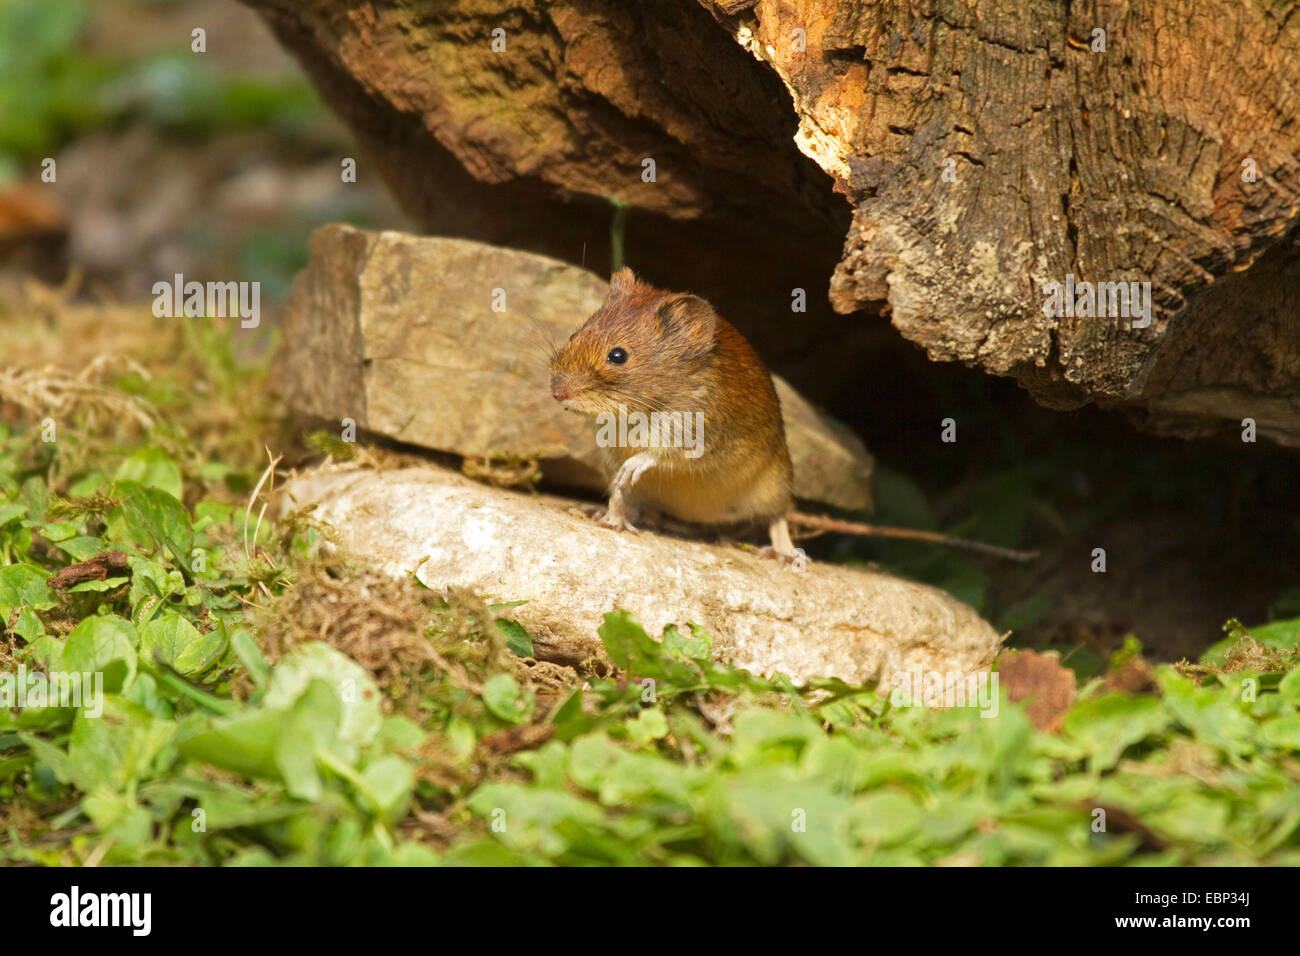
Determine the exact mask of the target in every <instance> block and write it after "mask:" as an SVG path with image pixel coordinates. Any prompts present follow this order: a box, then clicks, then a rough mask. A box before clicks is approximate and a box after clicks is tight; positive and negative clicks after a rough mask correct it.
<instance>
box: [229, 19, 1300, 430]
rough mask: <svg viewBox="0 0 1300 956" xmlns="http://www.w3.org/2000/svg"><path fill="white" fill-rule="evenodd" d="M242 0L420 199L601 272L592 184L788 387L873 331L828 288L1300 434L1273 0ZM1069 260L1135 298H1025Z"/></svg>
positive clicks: (1154, 412)
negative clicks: (1101, 33) (1141, 290)
mask: <svg viewBox="0 0 1300 956" xmlns="http://www.w3.org/2000/svg"><path fill="white" fill-rule="evenodd" d="M245 2H247V3H249V4H250V5H252V6H254V7H256V8H257V9H259V10H261V11H262V12H263V13H264V14H265V15H266V17H267V19H268V20H269V22H270V23H271V24H272V26H273V28H274V29H275V31H276V33H277V34H278V35H279V36H280V38H281V39H282V40H283V41H284V42H285V43H286V45H288V46H289V48H290V49H292V50H294V51H295V53H296V54H297V55H298V56H299V58H300V59H301V60H302V62H303V63H304V65H305V66H306V67H307V69H308V70H309V72H310V73H311V74H312V76H313V77H314V78H315V80H316V82H317V83H318V85H319V86H320V87H321V89H322V91H323V93H324V95H325V97H326V99H327V100H328V101H329V102H330V103H331V105H332V106H333V107H334V108H335V109H336V110H337V111H338V112H339V113H340V114H341V115H342V116H343V117H344V118H345V119H346V120H347V121H348V122H349V123H351V124H352V125H353V127H354V128H355V129H356V130H357V132H358V133H359V134H360V136H361V138H362V139H363V141H364V142H365V143H366V144H367V145H369V146H370V148H371V149H372V150H373V152H374V155H375V159H376V161H377V163H378V164H379V165H380V166H381V167H382V168H383V170H384V172H385V175H386V176H387V177H388V179H389V181H390V183H391V184H392V186H393V188H394V190H395V191H396V193H397V194H398V195H399V197H400V198H401V199H402V200H403V201H404V202H405V203H406V205H407V206H408V208H409V209H411V210H412V211H413V212H414V213H415V215H416V216H417V218H418V219H419V220H420V221H421V223H422V224H424V225H425V226H426V227H428V228H429V229H431V230H434V231H438V232H442V233H448V234H459V235H471V236H474V237H477V238H484V239H488V240H491V241H495V242H500V243H505V244H509V245H513V246H518V247H523V248H530V249H534V250H537V251H542V252H547V253H549V254H552V255H555V256H557V257H559V258H563V259H566V260H569V261H574V260H578V259H579V257H580V256H584V255H585V257H586V260H587V262H588V263H590V264H591V265H592V266H593V267H595V268H596V269H597V270H598V271H603V269H604V268H605V267H606V266H607V265H608V249H607V247H606V244H605V242H604V235H605V229H606V226H607V224H608V221H609V207H608V205H607V203H606V199H607V197H610V196H615V197H618V198H620V199H621V200H622V201H624V202H626V203H628V204H629V205H630V206H631V207H632V210H633V211H632V215H631V217H630V219H629V233H628V244H629V251H630V255H631V256H632V262H631V264H632V265H633V266H634V267H638V268H639V269H640V270H641V271H644V272H645V273H646V274H647V276H648V277H649V278H651V279H652V280H654V281H656V282H659V283H661V284H665V285H668V286H672V287H679V288H680V287H688V288H692V289H693V290H694V291H698V292H700V293H702V294H705V295H707V296H709V297H710V298H711V299H713V300H715V301H716V302H717V303H718V304H719V306H720V307H721V308H722V309H723V311H724V313H725V314H728V315H734V316H735V317H736V321H737V323H738V324H739V325H741V326H742V328H744V329H745V331H747V332H748V333H749V334H750V335H751V337H753V338H754V339H755V340H756V344H757V345H758V347H759V348H760V351H763V352H764V353H765V354H767V355H769V356H770V357H771V358H772V359H773V363H774V364H775V365H776V367H777V368H778V369H780V370H782V371H784V372H786V373H787V374H788V375H789V377H791V379H792V381H794V382H795V384H796V385H800V386H805V385H808V384H811V385H812V386H813V394H814V395H817V394H818V393H817V390H816V389H817V387H820V388H822V389H826V388H830V387H833V385H834V384H835V383H837V382H840V383H843V382H846V381H847V382H852V380H853V375H854V372H855V363H854V357H855V355H858V354H860V353H861V350H862V349H864V348H867V347H869V343H870V342H871V341H872V338H871V335H870V331H869V330H870V329H871V328H872V326H873V325H874V323H872V322H870V320H860V321H858V322H857V323H854V324H853V325H851V326H845V325H840V326H838V327H836V326H834V325H833V324H832V323H833V319H832V318H831V317H830V316H829V315H828V311H829V310H828V308H827V306H828V304H829V305H830V306H833V308H834V309H835V310H838V311H839V312H844V313H849V312H854V311H858V310H866V311H868V312H871V311H877V312H885V313H887V314H888V315H889V317H890V320H891V322H892V323H893V326H894V328H896V329H897V330H898V331H899V332H900V333H901V334H902V335H903V336H905V337H906V338H907V339H909V340H911V341H912V342H915V343H916V344H918V345H920V346H921V347H923V348H924V349H925V350H926V351H927V353H928V354H929V355H930V356H931V357H932V358H934V359H937V360H945V361H963V362H967V363H971V364H974V365H976V366H978V367H980V368H983V369H984V370H986V371H988V372H990V373H995V374H1000V375H1010V376H1013V377H1015V378H1016V379H1018V380H1019V381H1020V382H1021V383H1022V384H1024V385H1025V386H1026V387H1027V388H1028V389H1029V390H1030V391H1031V392H1032V393H1033V394H1034V396H1035V397H1036V398H1037V399H1038V400H1039V401H1041V402H1043V403H1045V404H1048V405H1051V406H1053V407H1059V408H1068V407H1074V406H1078V405H1080V404H1083V403H1087V402H1097V403H1100V404H1105V405H1114V406H1119V407H1124V408H1126V409H1129V410H1131V411H1132V412H1133V413H1134V415H1135V417H1136V418H1138V419H1139V420H1141V421H1144V422H1146V423H1148V424H1149V425H1150V426H1151V427H1153V428H1155V429H1158V430H1162V431H1167V432H1173V433H1179V434H1196V433H1203V432H1206V431H1213V430H1224V429H1225V428H1226V427H1227V424H1226V423H1232V422H1239V420H1240V419H1241V418H1244V417H1253V418H1255V419H1257V421H1258V422H1259V426H1260V431H1261V434H1263V435H1266V436H1269V437H1271V438H1273V439H1275V440H1277V441H1280V442H1283V443H1287V444H1300V306H1298V305H1297V302H1300V294H1298V293H1300V247H1297V246H1296V244H1295V242H1294V241H1293V239H1294V237H1295V235H1296V231H1295V227H1296V224H1297V220H1298V219H1300V154H1298V145H1300V16H1297V15H1296V10H1297V4H1296V3H1294V2H1269V3H1264V2H1247V3H1243V2H1241V0H1151V2H1148V3H1144V4H1140V5H1139V4H1135V3H1115V4H1102V3H1098V2H1085V0H1075V2H1072V3H1067V4H1058V3H1054V2H1050V0H965V2H955V0H954V2H939V0H887V2H868V0H699V2H698V3H694V2H690V0H660V2H655V3H637V4H629V3H626V2H622V0H618V2H616V0H555V2H551V3H543V2H541V0H516V2H507V0H460V2H438V0H373V2H368V3H365V4H357V3H354V2H351V0H294V2H290V0H245ZM497 27H500V28H502V29H503V30H504V31H505V34H504V36H505V40H506V50H505V52H501V53H497V52H493V50H492V46H491V43H492V31H493V29H494V28H497ZM1094 29H1103V30H1105V31H1106V50H1105V52H1094V51H1093V50H1092V49H1091V46H1092V44H1093V43H1094V34H1093V31H1094ZM801 46H802V48H801ZM746 50H747V51H749V52H748V53H746V52H745V51H746ZM750 54H752V57H751V56H750ZM646 157H651V158H654V159H655V160H656V163H657V166H658V177H657V181H656V182H654V183H645V182H642V181H641V178H640V174H641V168H642V167H641V163H642V160H643V159H644V158H646ZM946 160H951V161H952V163H951V165H950V166H949V167H948V168H949V169H950V170H951V171H952V173H953V175H952V177H950V178H952V179H955V181H947V180H945V179H944V178H943V176H942V174H943V171H944V169H945V161H946ZM1247 160H1249V161H1250V163H1251V164H1252V165H1253V168H1254V169H1256V170H1257V175H1256V177H1255V182H1253V183H1252V182H1246V181H1244V179H1243V172H1244V171H1245V170H1244V168H1243V162H1244V161H1247ZM836 193H838V195H836ZM584 243H585V245H586V249H585V253H584V252H583V246H584ZM1067 274H1072V275H1074V276H1075V277H1076V278H1078V279H1080V280H1086V281H1089V282H1110V281H1120V280H1136V281H1150V282H1151V283H1152V287H1153V304H1154V310H1155V314H1154V320H1153V321H1152V323H1151V325H1150V326H1149V327H1147V328H1141V329H1137V328H1131V327H1129V323H1128V322H1127V321H1126V320H1123V319H1120V318H1107V319H1103V318H1090V317H1089V318H1068V317H1059V318H1056V317H1049V316H1046V315H1044V312H1043V303H1044V295H1043V289H1042V287H1043V284H1044V283H1046V282H1049V281H1064V279H1065V276H1066V275H1067ZM828 282H829V296H828V297H824V296H823V295H822V294H821V290H824V289H826V288H827V283H828ZM794 288H804V289H806V290H808V293H809V307H810V311H809V312H808V313H807V314H800V313H793V314H792V313H791V311H790V307H789V303H790V297H791V290H792V289H794ZM847 328H852V329H853V330H854V334H853V335H847V334H846V329H847ZM828 337H829V338H833V339H834V340H835V342H836V347H835V348H834V349H833V350H831V351H829V352H828V351H826V350H824V349H823V350H820V351H819V350H818V349H817V346H818V344H819V343H821V344H825V342H826V340H827V339H828Z"/></svg>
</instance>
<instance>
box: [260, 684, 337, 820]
mask: <svg viewBox="0 0 1300 956" xmlns="http://www.w3.org/2000/svg"><path fill="white" fill-rule="evenodd" d="M341 715H342V707H341V705H340V702H339V695H338V694H337V693H336V692H335V690H334V687H333V686H332V685H331V684H329V683H328V682H326V681H323V680H320V679H319V678H312V679H311V680H310V682H309V683H308V684H307V687H306V689H305V690H304V691H303V693H302V694H301V695H300V696H299V697H298V698H297V699H296V700H295V701H294V703H293V707H292V708H291V709H290V710H289V712H288V714H287V715H285V717H284V724H283V726H282V727H281V729H280V733H279V735H278V736H277V737H276V742H275V764H276V767H277V768H278V769H279V771H280V775H281V777H282V778H283V779H284V783H285V787H286V788H288V790H289V793H290V794H291V795H292V796H295V797H298V798H299V799H301V800H319V799H320V798H321V792H322V784H321V778H320V773H319V770H318V766H317V761H318V759H319V757H320V756H321V755H322V754H324V753H327V752H328V751H329V750H331V749H332V745H333V744H334V742H335V741H336V740H337V736H338V730H339V721H340V718H341Z"/></svg>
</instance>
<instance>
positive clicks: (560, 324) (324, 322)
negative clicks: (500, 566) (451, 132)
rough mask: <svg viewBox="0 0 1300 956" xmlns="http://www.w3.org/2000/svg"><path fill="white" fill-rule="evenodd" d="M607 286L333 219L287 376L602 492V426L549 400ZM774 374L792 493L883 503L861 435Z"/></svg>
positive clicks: (308, 409) (381, 430) (293, 320)
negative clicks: (562, 355) (553, 370)
mask: <svg viewBox="0 0 1300 956" xmlns="http://www.w3.org/2000/svg"><path fill="white" fill-rule="evenodd" d="M607 288H608V283H607V282H605V280H603V279H601V278H599V277H597V276H595V275H593V274H591V273H590V272H586V271H585V270H582V269H578V268H575V267H573V266H570V265H567V264H566V263H563V262H560V261H558V260H556V259H550V258H547V257H546V256H539V255H535V254H533V253H530V252H519V251H516V250H513V249H503V248H500V247H498V246H491V245H487V244H485V243H480V242H471V241H468V240H465V239H444V238H436V237H435V238H424V237H419V236H411V235H407V234H405V233H399V232H368V231H365V230H361V229H356V228H354V227H352V226H348V225H343V224H333V225H329V226H323V227H321V228H320V229H317V230H316V231H315V232H314V233H313V234H312V237H311V256H310V260H309V264H308V266H307V268H306V269H305V270H303V272H301V273H300V274H299V275H298V276H297V278H296V279H295V280H294V284H293V292H292V294H291V295H290V298H289V303H288V306H287V310H286V317H285V326H284V333H283V335H282V337H281V341H282V343H283V344H282V347H281V350H280V352H279V354H278V355H277V357H276V364H275V378H274V380H275V384H276V387H277V388H278V390H279V391H280V392H281V394H282V395H283V396H284V398H285V399H286V400H287V401H288V402H289V404H290V405H291V406H292V407H294V408H296V409H297V410H299V411H301V412H305V413H307V414H310V415H313V416H317V417H320V418H325V419H333V420H335V421H339V422H342V421H343V420H344V419H351V420H352V421H354V422H355V423H356V424H357V426H358V427H360V428H362V429H366V430H368V431H370V432H373V433H375V434H378V435H384V436H387V437H389V438H394V439H397V440H400V441H404V442H410V443H412V444H415V445H420V446H423V447H425V448H432V449H437V450H440V451H448V452H453V453H455V454H458V455H466V456H474V457H478V458H483V457H488V456H491V455H494V454H504V455H509V456H518V457H521V458H537V459H540V460H542V461H543V466H544V470H545V472H546V474H547V476H548V477H549V478H552V479H553V480H555V481H557V482H559V483H561V484H568V485H572V486H576V487H581V488H589V489H593V490H601V491H603V490H604V487H605V478H604V475H603V473H602V471H601V465H600V456H599V452H598V449H597V447H596V439H595V429H594V426H593V423H592V422H591V421H590V420H589V419H587V418H585V417H583V416H581V415H577V414H574V413H571V412H566V411H564V410H563V409H562V408H561V407H560V405H559V403H557V402H556V401H554V400H553V399H552V398H551V390H550V375H549V372H548V370H547V367H546V357H545V352H544V343H546V342H552V343H563V342H564V341H565V340H566V339H567V338H568V337H569V335H571V334H572V333H573V332H574V331H575V330H576V329H577V328H578V326H580V325H581V324H582V323H583V322H584V321H585V320H586V318H587V317H588V316H589V315H591V313H592V312H594V311H595V310H596V309H597V308H598V307H599V305H600V303H601V302H602V301H603V300H604V298H605V292H606V289H607ZM494 302H504V311H494V309H493V305H494ZM774 379H775V382H776V387H777V394H778V395H779V396H780V399H781V408H782V411H783V413H784V417H785V423H786V437H787V441H788V444H789V446H790V457H791V459H792V461H793V463H794V479H795V495H796V496H797V497H798V498H800V499H802V500H804V501H810V502H818V503H822V504H828V505H832V506H835V507H839V508H847V509H851V510H857V509H862V508H869V507H871V474H872V468H873V461H872V458H871V456H870V455H869V454H868V453H867V451H866V449H865V448H864V447H863V445H862V442H861V441H859V440H858V439H857V437H856V436H855V435H853V434H852V433H851V432H849V431H848V430H847V429H845V428H843V427H841V426H839V425H837V424H835V423H834V422H832V421H831V420H830V419H828V418H826V417H825V416H823V415H821V414H820V413H819V412H818V411H817V410H816V409H814V408H813V407H812V406H811V405H809V404H808V402H806V401H805V400H804V399H803V398H802V397H801V396H800V395H799V394H798V393H797V392H795V390H794V389H793V388H791V387H790V385H789V384H787V383H786V382H785V381H783V380H782V379H780V378H779V377H775V376H774Z"/></svg>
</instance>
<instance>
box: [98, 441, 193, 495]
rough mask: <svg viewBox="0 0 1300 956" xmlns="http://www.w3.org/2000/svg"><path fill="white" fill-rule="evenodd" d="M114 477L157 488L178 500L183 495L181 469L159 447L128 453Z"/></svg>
mask: <svg viewBox="0 0 1300 956" xmlns="http://www.w3.org/2000/svg"><path fill="white" fill-rule="evenodd" d="M114 477H116V478H118V479H123V480H126V481H138V482H139V483H140V484H142V485H144V486H145V487H146V488H157V489H158V490H159V491H164V492H166V493H167V494H168V495H170V496H171V497H173V498H175V499H177V500H178V501H179V500H180V499H181V498H182V497H183V495H182V493H181V470H180V468H178V467H177V466H176V463H175V462H174V461H172V460H171V457H170V456H169V455H168V454H167V453H166V452H165V451H163V450H162V449H161V448H146V449H144V450H143V451H138V452H136V453H135V454H133V455H130V456H129V457H127V458H126V459H125V460H124V461H123V462H122V464H121V465H119V466H118V469H117V473H116V475H115V476H114Z"/></svg>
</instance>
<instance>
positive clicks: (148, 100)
mask: <svg viewBox="0 0 1300 956" xmlns="http://www.w3.org/2000/svg"><path fill="white" fill-rule="evenodd" d="M90 14H91V5H90V3H88V2H86V0H57V2H51V0H0V176H5V175H14V174H16V172H17V170H18V169H19V167H20V164H24V163H30V162H32V161H33V160H36V159H39V158H42V157H45V156H49V155H50V154H51V153H53V152H54V151H55V150H56V149H58V147H60V146H61V145H62V144H64V143H65V142H67V141H68V140H69V139H70V138H71V137H73V136H75V135H76V134H77V133H78V132H80V131H83V130H86V129H90V128H95V127H101V126H111V125H116V124H120V123H123V122H126V121H129V120H142V121H146V122H149V123H152V124H154V125H156V126H158V127H160V128H162V129H165V130H168V131H172V132H174V133H176V134H177V135H187V136H202V135H209V134H212V133H216V132H219V131H223V130H229V129H236V128H241V127H253V126H259V127H261V126H269V127H272V128H278V129H283V130H284V131H286V132H293V131H295V130H298V129H301V128H302V126H303V125H304V124H305V123H307V122H310V121H312V120H314V119H317V118H318V117H320V116H321V115H323V107H322V106H321V104H320V101H319V99H318V97H317V96H316V94H315V92H314V91H313V90H312V89H311V87H310V86H309V85H308V84H307V83H306V82H305V81H303V80H294V81H288V82H268V81H265V80H254V79H247V78H241V77H230V76H224V75H222V74H221V73H220V72H219V71H217V70H216V69H214V68H213V67H212V66H211V65H209V63H208V62H207V61H206V60H205V58H204V57H203V56H201V55H195V54H192V53H191V52H190V51H189V48H188V39H189V38H188V37H183V38H181V40H180V41H178V44H177V46H176V48H174V49H170V50H162V51H159V52H158V53H156V54H153V55H150V56H147V57H144V58H140V59H135V60H130V59H125V58H114V57H108V56H102V55H92V54H89V53H86V52H84V51H83V50H82V49H81V41H82V40H83V38H84V36H85V34H86V31H87V30H88V28H89V24H90Z"/></svg>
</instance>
